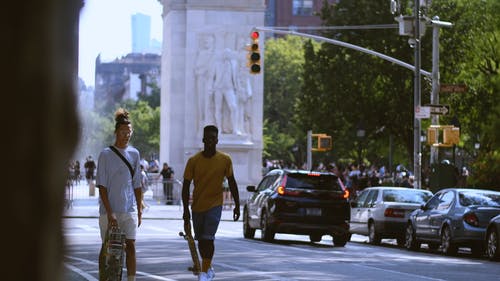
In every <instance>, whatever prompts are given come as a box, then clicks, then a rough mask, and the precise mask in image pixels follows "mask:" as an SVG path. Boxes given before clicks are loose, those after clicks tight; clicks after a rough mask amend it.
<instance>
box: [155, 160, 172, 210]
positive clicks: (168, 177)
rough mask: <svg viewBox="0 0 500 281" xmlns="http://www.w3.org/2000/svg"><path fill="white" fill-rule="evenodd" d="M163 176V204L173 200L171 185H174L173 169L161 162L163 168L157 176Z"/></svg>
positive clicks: (170, 202)
mask: <svg viewBox="0 0 500 281" xmlns="http://www.w3.org/2000/svg"><path fill="white" fill-rule="evenodd" d="M160 176H161V177H163V195H164V196H165V200H166V202H165V204H166V205H172V203H173V202H174V197H173V187H174V182H173V180H174V170H173V169H172V168H170V167H169V166H168V164H167V163H163V168H162V169H161V171H160V174H159V175H158V178H160Z"/></svg>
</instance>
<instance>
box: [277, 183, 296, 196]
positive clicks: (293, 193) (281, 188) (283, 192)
mask: <svg viewBox="0 0 500 281" xmlns="http://www.w3.org/2000/svg"><path fill="white" fill-rule="evenodd" d="M277 191H278V194H279V195H288V196H297V195H300V192H298V191H292V190H288V189H286V188H285V187H284V186H282V185H280V186H278V190H277Z"/></svg>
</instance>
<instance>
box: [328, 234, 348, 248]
mask: <svg viewBox="0 0 500 281" xmlns="http://www.w3.org/2000/svg"><path fill="white" fill-rule="evenodd" d="M332 240H333V246H334V247H344V246H345V244H347V240H349V235H333V236H332Z"/></svg>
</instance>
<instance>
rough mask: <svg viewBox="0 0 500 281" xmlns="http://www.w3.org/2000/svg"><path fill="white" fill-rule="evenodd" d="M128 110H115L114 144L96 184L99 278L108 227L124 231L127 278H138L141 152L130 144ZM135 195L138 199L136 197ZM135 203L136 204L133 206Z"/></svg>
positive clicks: (101, 158) (103, 160) (101, 161)
mask: <svg viewBox="0 0 500 281" xmlns="http://www.w3.org/2000/svg"><path fill="white" fill-rule="evenodd" d="M128 115H129V113H128V112H127V111H126V110H125V109H123V108H120V109H118V110H117V111H116V112H115V121H116V124H115V137H116V139H115V143H114V145H113V146H109V147H106V148H105V149H104V150H103V151H102V152H101V153H100V154H99V159H98V163H97V175H96V186H97V187H98V188H99V228H100V231H101V239H102V242H103V244H102V246H101V251H100V253H99V278H100V279H102V278H103V274H102V273H103V270H104V262H105V252H106V249H105V247H104V246H105V245H104V241H105V238H106V234H107V230H108V228H112V227H119V228H120V230H121V231H123V232H124V233H125V243H126V247H125V254H126V264H127V275H128V276H127V280H128V281H135V274H136V250H135V238H136V232H137V227H139V226H140V225H141V219H142V208H141V198H142V190H141V187H142V185H141V173H140V166H139V165H140V164H139V162H140V159H141V158H140V155H139V151H138V150H137V149H136V148H135V147H133V146H131V145H129V141H130V138H131V136H132V123H131V122H130V119H129V117H128ZM134 198H135V200H134ZM134 204H135V205H136V207H137V211H136V208H135V206H134Z"/></svg>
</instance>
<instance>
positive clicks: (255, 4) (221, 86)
mask: <svg viewBox="0 0 500 281" xmlns="http://www.w3.org/2000/svg"><path fill="white" fill-rule="evenodd" d="M162 4H163V44H164V45H163V53H162V74H161V75H162V77H161V79H162V80H161V85H162V88H161V129H160V162H168V163H169V165H170V166H172V167H173V169H174V171H175V177H176V179H179V180H182V175H183V172H184V166H185V164H186V162H187V159H188V158H189V157H190V156H191V155H193V154H194V153H196V152H198V151H200V150H201V149H202V147H203V144H202V133H203V132H202V129H203V127H204V126H205V125H207V124H214V125H216V126H218V127H219V144H218V149H219V150H221V151H224V152H227V153H229V154H230V155H231V156H232V158H233V167H234V170H235V178H236V180H237V182H238V185H239V188H240V193H241V197H242V199H244V198H245V197H246V185H248V184H257V183H258V182H259V180H260V178H261V167H262V146H263V144H262V123H263V122H262V115H263V109H262V108H263V77H262V75H263V74H259V75H251V74H250V73H249V70H248V67H247V66H246V60H247V58H246V55H247V51H246V49H245V47H246V44H249V43H250V32H251V30H252V28H253V27H255V26H264V13H265V3H264V0H233V1H224V0H162ZM261 37H262V39H261V42H263V40H264V39H263V36H261ZM261 46H262V47H264V44H262V43H261ZM261 52H262V53H263V52H264V50H263V49H262V50H261Z"/></svg>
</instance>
